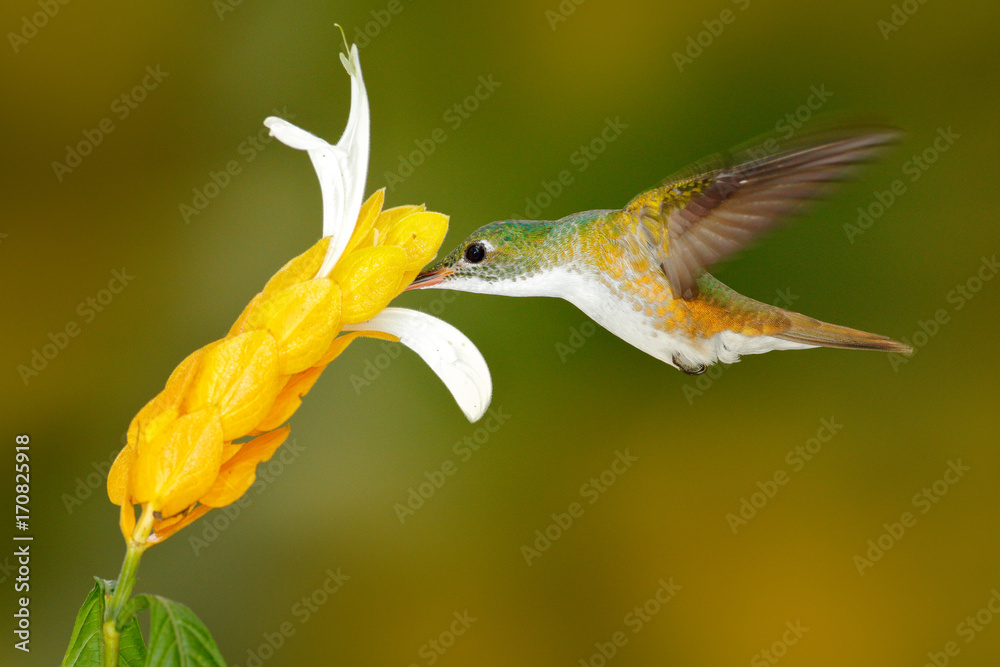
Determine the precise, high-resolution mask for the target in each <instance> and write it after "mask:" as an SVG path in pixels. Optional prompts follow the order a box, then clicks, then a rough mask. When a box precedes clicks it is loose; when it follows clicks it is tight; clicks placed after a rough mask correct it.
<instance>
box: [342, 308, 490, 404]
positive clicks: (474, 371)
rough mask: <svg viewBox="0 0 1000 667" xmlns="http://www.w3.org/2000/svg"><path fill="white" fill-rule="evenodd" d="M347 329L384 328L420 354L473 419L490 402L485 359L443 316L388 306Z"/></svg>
mask: <svg viewBox="0 0 1000 667" xmlns="http://www.w3.org/2000/svg"><path fill="white" fill-rule="evenodd" d="M344 329H345V330H346V331H381V332H384V333H388V334H392V335H393V336H397V337H398V338H399V341H400V342H401V343H403V345H406V346H407V347H408V348H410V349H411V350H413V351H414V352H416V353H417V354H419V355H420V357H421V358H422V359H423V360H424V361H425V362H426V363H427V365H428V366H430V367H431V370H433V371H434V372H435V373H437V375H438V377H439V378H441V381H442V382H444V384H445V386H446V387H448V391H450V392H451V395H452V396H454V397H455V400H456V401H457V402H458V407H460V408H461V409H462V412H464V413H465V416H466V417H468V419H469V421H470V422H475V421H478V420H479V418H480V417H482V416H483V414H484V413H485V412H486V408H488V407H489V406H490V399H491V398H492V397H493V381H492V380H491V379H490V369H489V367H487V365H486V360H485V359H483V355H482V354H480V353H479V350H478V349H477V348H476V346H475V345H474V344H473V343H472V341H471V340H469V339H468V337H467V336H466V335H465V334H463V333H462V332H461V331H459V330H458V329H456V328H455V327H453V326H451V325H450V324H448V323H447V322H445V321H444V320H439V319H438V318H436V317H433V316H431V315H428V314H426V313H421V312H419V311H416V310H410V309H408V308H386V309H385V310H383V311H382V312H381V313H379V314H378V315H376V316H375V317H373V318H372V319H370V320H368V321H367V322H360V323H358V324H349V325H347V326H345V327H344Z"/></svg>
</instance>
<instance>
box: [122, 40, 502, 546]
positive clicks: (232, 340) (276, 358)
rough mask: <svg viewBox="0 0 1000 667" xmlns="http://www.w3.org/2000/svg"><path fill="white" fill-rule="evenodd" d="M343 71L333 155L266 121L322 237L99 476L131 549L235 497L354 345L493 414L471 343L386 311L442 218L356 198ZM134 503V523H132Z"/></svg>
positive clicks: (440, 228) (363, 161) (356, 108)
mask: <svg viewBox="0 0 1000 667" xmlns="http://www.w3.org/2000/svg"><path fill="white" fill-rule="evenodd" d="M341 60H342V62H343V63H344V67H345V68H346V69H347V72H348V74H350V76H351V86H352V88H351V111H350V115H349V117H348V122H347V128H346V129H345V130H344V134H343V136H342V137H341V139H340V141H339V142H338V143H337V145H331V144H329V143H327V142H326V141H324V140H323V139H320V138H319V137H316V136H315V135H312V134H310V133H308V132H306V131H305V130H302V129H300V128H298V127H295V126H294V125H292V124H290V123H288V122H287V121H284V120H282V119H280V118H274V117H271V118H268V119H267V120H266V121H265V125H266V126H267V127H269V128H270V130H271V134H272V135H273V136H275V137H277V138H278V139H279V140H280V141H282V142H283V143H285V144H287V145H289V146H291V147H293V148H298V149H301V150H306V151H308V153H309V157H310V158H311V160H312V163H313V166H314V167H315V169H316V173H317V175H318V177H319V181H320V188H321V192H322V196H323V238H322V239H321V240H320V241H319V242H317V243H316V244H315V245H314V246H313V247H312V248H310V249H309V250H307V251H306V252H304V253H303V254H301V255H299V256H298V257H296V258H295V259H293V260H291V261H290V262H288V263H287V264H286V265H285V266H284V267H283V268H282V269H281V270H280V271H278V272H277V273H276V274H275V275H274V276H273V277H272V278H271V279H270V280H269V281H268V282H267V284H266V285H265V286H264V289H263V290H261V292H260V293H259V294H257V296H255V297H254V298H253V299H252V300H251V301H250V303H249V304H248V305H247V307H246V308H245V309H244V310H243V312H242V313H241V314H240V316H239V318H238V319H237V320H236V323H235V324H233V326H232V328H231V329H230V331H229V333H228V334H227V335H226V337H225V338H223V339H220V340H217V341H214V342H212V343H209V344H208V345H206V346H204V347H203V348H201V349H200V350H198V351H196V352H195V353H193V354H191V355H190V356H188V357H187V358H186V359H185V360H184V361H182V362H181V363H180V365H179V366H178V367H177V368H176V369H175V370H174V372H173V373H172V374H171V375H170V378H169V379H168V380H167V383H166V385H165V386H164V389H163V391H161V392H160V393H159V394H158V395H157V396H156V397H154V398H153V399H152V400H151V401H150V402H149V403H147V404H146V405H145V406H144V407H143V408H142V409H141V410H140V411H139V413H138V414H137V415H136V416H135V418H134V419H133V420H132V424H131V425H130V426H129V430H128V438H127V443H126V445H125V447H124V449H122V451H121V453H120V454H119V455H118V458H117V459H116V460H115V463H114V465H113V466H112V469H111V471H110V473H109V475H108V496H109V498H110V499H111V501H112V502H113V503H115V504H117V505H120V506H121V519H120V525H121V529H122V533H123V535H124V536H125V539H126V540H127V541H129V542H130V543H131V544H135V545H138V546H148V545H150V544H155V543H157V542H160V541H162V540H164V539H166V538H167V537H168V536H169V535H171V534H173V533H174V532H176V531H178V530H180V529H181V528H182V527H184V526H185V525H187V524H189V523H191V522H192V521H194V520H196V519H197V518H198V517H200V516H202V515H203V514H205V513H206V512H208V511H209V510H210V509H212V508H216V507H224V506H226V505H228V504H230V503H232V502H235V501H236V500H237V499H239V497H240V496H241V495H242V494H243V493H244V492H245V491H246V490H247V489H248V488H250V486H251V485H252V484H253V482H254V480H255V479H256V467H257V464H258V463H260V462H261V461H266V460H268V459H269V458H270V457H271V456H272V455H273V454H274V452H275V450H276V449H277V448H278V447H279V446H281V444H282V442H284V440H285V438H287V437H288V433H289V428H288V427H287V426H285V427H284V428H281V426H282V424H284V423H285V422H286V421H288V419H289V418H290V417H291V416H292V414H293V413H294V412H295V411H296V410H297V409H298V407H299V405H301V403H302V397H303V396H305V395H306V394H307V393H308V392H309V390H310V389H311V388H312V386H313V384H315V382H316V381H317V380H318V379H319V376H320V374H321V373H322V372H323V370H324V369H325V368H326V366H327V364H329V363H330V362H331V361H333V360H334V359H335V358H336V357H337V356H338V355H339V354H340V353H341V352H343V351H344V350H345V349H346V348H347V346H348V345H349V344H350V343H351V342H352V341H353V340H355V339H356V338H358V337H359V336H367V337H374V338H383V339H386V340H392V341H400V342H402V343H403V344H405V345H407V346H409V347H410V348H411V349H413V350H414V351H415V352H417V353H418V354H419V355H420V356H421V357H422V358H424V360H425V361H426V362H427V363H428V365H430V366H431V368H432V369H433V370H434V371H435V372H436V373H437V374H438V375H439V376H440V377H441V379H442V380H443V381H444V382H445V385H446V386H447V387H448V389H449V390H450V391H451V393H452V395H453V396H454V397H455V399H456V400H457V402H458V404H459V406H460V407H461V408H462V410H463V412H465V414H466V416H467V417H468V418H469V419H470V420H471V421H476V420H477V419H479V418H480V417H481V416H482V414H483V413H484V412H485V411H486V408H487V407H488V405H489V401H490V395H491V393H492V385H491V381H490V375H489V369H488V368H487V366H486V362H485V361H484V360H483V358H482V355H480V354H479V351H478V350H477V349H476V347H475V346H474V345H473V344H472V342H471V341H469V339H468V338H466V337H465V336H464V335H463V334H462V333H461V332H459V331H458V330H457V329H455V328H454V327H452V326H451V325H448V324H447V323H445V322H442V321H441V320H438V319H437V318H434V317H431V316H429V315H426V314H424V313H420V312H417V311H412V310H407V309H403V308H387V306H388V304H389V302H390V301H391V300H392V299H393V298H395V297H396V296H397V295H399V293H400V292H402V291H403V290H404V289H405V288H406V287H407V286H408V285H409V284H410V282H411V281H412V280H413V278H414V276H416V274H417V272H419V270H420V269H421V268H422V267H423V266H424V265H425V264H427V263H428V262H429V261H430V260H431V259H433V258H434V256H435V254H436V253H437V250H438V248H439V247H440V246H441V243H442V241H443V240H444V235H445V233H446V232H447V230H448V218H447V216H445V215H442V214H441V213H435V212H432V211H427V210H425V209H424V207H423V206H400V207H397V208H390V209H386V210H383V204H384V200H385V190H384V189H382V190H379V191H377V192H375V193H374V194H373V195H372V196H371V197H369V198H368V200H367V201H362V199H363V196H364V188H365V180H366V174H367V171H368V146H369V133H370V127H369V110H368V97H367V92H366V90H365V85H364V80H363V78H362V75H361V66H360V62H359V59H358V51H357V47H356V46H354V47H352V48H351V50H350V57H349V58H348V57H345V56H341ZM341 332H348V333H343V334H342V335H339V336H338V334H340V333H341ZM135 505H140V506H141V509H142V512H143V516H142V520H140V521H139V522H138V523H137V522H136V517H135V509H134V506H135Z"/></svg>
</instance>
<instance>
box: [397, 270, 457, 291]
mask: <svg viewBox="0 0 1000 667" xmlns="http://www.w3.org/2000/svg"><path fill="white" fill-rule="evenodd" d="M454 272H455V270H454V269H452V268H449V267H442V268H440V269H434V270H432V271H424V272H423V273H421V274H419V275H418V276H417V277H416V278H414V279H413V282H412V283H410V285H409V287H407V288H406V290H405V291H409V290H411V289H420V288H421V287H433V286H434V285H440V284H441V283H442V282H444V279H445V278H446V277H448V276H450V275H451V274H453V273H454Z"/></svg>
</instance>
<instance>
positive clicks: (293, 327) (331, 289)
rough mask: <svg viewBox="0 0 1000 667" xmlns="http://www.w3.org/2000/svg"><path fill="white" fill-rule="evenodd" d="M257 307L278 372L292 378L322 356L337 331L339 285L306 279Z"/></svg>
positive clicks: (338, 327) (266, 298) (326, 281)
mask: <svg viewBox="0 0 1000 667" xmlns="http://www.w3.org/2000/svg"><path fill="white" fill-rule="evenodd" d="M258 308H259V309H260V310H261V311H263V312H266V313H267V314H268V317H267V329H268V331H270V332H271V334H272V335H273V336H274V339H275V341H276V342H277V344H278V372H279V373H280V374H281V375H292V374H293V373H298V372H299V371H304V370H305V369H307V368H309V367H310V366H312V365H313V364H314V363H316V361H317V360H318V359H319V358H320V357H321V356H323V353H324V352H326V348H328V347H329V346H330V341H332V340H333V337H334V336H335V335H336V333H337V332H338V331H340V316H341V312H340V311H341V297H340V285H338V284H336V283H335V282H333V281H332V280H327V279H326V278H318V279H316V280H307V281H306V282H304V283H299V284H298V285H292V286H291V287H286V288H285V289H283V290H281V291H280V292H277V293H275V294H272V295H271V296H270V297H266V296H265V298H264V299H263V300H262V301H261V303H260V305H259V306H258Z"/></svg>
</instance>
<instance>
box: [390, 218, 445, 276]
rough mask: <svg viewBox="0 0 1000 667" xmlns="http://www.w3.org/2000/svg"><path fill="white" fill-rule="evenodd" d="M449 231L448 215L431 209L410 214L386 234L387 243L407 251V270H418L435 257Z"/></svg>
mask: <svg viewBox="0 0 1000 667" xmlns="http://www.w3.org/2000/svg"><path fill="white" fill-rule="evenodd" d="M447 231H448V216H446V215H442V214H440V213H433V212H431V211H423V212H421V213H414V214H412V215H408V216H406V217H405V218H403V219H402V220H400V221H399V224H397V225H395V226H393V227H392V228H391V229H390V230H389V231H388V233H386V235H385V241H383V243H384V244H385V245H390V246H399V247H400V248H402V249H403V250H404V251H406V260H407V261H406V268H405V269H404V270H405V271H416V270H418V269H420V268H422V267H423V266H424V265H425V264H427V263H428V262H430V261H431V260H432V259H434V255H435V254H437V251H438V248H440V247H441V243H442V242H443V241H444V235H445V233H446V232H447Z"/></svg>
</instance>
